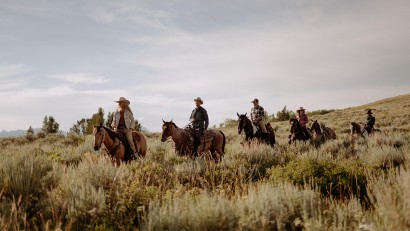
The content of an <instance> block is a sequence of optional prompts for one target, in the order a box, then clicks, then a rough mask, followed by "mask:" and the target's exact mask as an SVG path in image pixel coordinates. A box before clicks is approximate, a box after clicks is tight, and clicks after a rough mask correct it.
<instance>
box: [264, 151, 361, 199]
mask: <svg viewBox="0 0 410 231" xmlns="http://www.w3.org/2000/svg"><path fill="white" fill-rule="evenodd" d="M270 173H271V174H270V179H271V180H272V181H287V182H292V183H294V184H297V185H306V184H311V183H313V184H314V185H316V186H317V187H318V189H319V191H320V192H321V193H322V194H323V195H330V196H333V197H337V198H340V199H347V198H349V197H350V195H355V196H357V197H359V198H361V199H366V183H367V181H366V175H365V171H364V168H363V166H362V164H361V163H360V162H359V161H358V160H346V161H334V160H331V159H325V158H318V159H315V158H299V159H296V160H293V161H291V162H289V163H288V164H287V165H285V166H283V167H276V168H272V169H271V171H270Z"/></svg>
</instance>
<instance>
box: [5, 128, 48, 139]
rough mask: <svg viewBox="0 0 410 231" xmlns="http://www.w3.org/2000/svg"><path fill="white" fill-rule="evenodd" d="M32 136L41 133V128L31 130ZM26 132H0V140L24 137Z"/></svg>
mask: <svg viewBox="0 0 410 231" xmlns="http://www.w3.org/2000/svg"><path fill="white" fill-rule="evenodd" d="M33 131H34V134H35V133H37V132H40V131H41V128H33ZM26 133H27V130H20V129H19V130H13V131H6V130H3V131H1V132H0V138H4V137H18V136H25V135H26Z"/></svg>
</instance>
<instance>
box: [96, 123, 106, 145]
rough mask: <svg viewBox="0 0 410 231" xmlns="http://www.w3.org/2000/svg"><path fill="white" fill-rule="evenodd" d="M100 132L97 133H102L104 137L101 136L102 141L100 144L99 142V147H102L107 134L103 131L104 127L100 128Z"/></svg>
mask: <svg viewBox="0 0 410 231" xmlns="http://www.w3.org/2000/svg"><path fill="white" fill-rule="evenodd" d="M98 130H99V131H98V132H97V133H99V134H100V133H102V135H101V139H100V142H99V145H100V146H101V144H102V143H103V141H104V139H105V132H104V131H103V128H102V127H100V128H98Z"/></svg>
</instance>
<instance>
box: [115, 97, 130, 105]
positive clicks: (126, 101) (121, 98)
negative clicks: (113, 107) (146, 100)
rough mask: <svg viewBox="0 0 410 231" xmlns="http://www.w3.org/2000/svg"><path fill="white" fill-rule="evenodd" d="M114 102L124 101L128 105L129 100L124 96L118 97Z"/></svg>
mask: <svg viewBox="0 0 410 231" xmlns="http://www.w3.org/2000/svg"><path fill="white" fill-rule="evenodd" d="M114 102H116V103H120V102H124V103H126V104H127V105H130V101H129V100H128V99H126V98H124V97H120V99H119V100H117V101H114Z"/></svg>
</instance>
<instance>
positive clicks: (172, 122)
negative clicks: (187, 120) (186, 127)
mask: <svg viewBox="0 0 410 231" xmlns="http://www.w3.org/2000/svg"><path fill="white" fill-rule="evenodd" d="M169 123H171V124H172V125H174V127H176V128H178V129H179V127H178V126H177V125H176V124H175V123H174V121H170V122H169Z"/></svg>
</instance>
